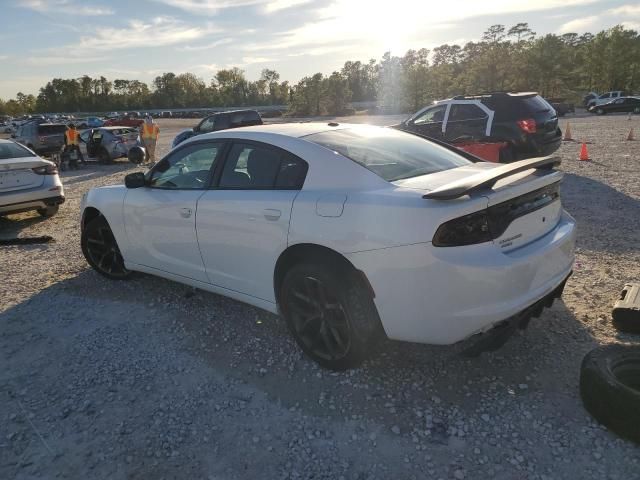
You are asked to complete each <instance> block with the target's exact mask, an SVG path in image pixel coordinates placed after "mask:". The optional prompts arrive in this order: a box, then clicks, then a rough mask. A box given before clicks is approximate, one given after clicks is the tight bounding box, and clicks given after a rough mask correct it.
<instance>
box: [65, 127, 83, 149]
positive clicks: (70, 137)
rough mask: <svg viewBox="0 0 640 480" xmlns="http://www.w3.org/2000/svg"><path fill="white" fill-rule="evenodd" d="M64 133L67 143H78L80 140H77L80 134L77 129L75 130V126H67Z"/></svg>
mask: <svg viewBox="0 0 640 480" xmlns="http://www.w3.org/2000/svg"><path fill="white" fill-rule="evenodd" d="M64 134H65V136H66V137H67V145H79V144H80V142H78V137H79V136H80V134H79V133H78V130H76V129H75V128H67V131H66V132H64Z"/></svg>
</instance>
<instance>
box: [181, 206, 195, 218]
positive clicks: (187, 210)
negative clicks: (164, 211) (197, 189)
mask: <svg viewBox="0 0 640 480" xmlns="http://www.w3.org/2000/svg"><path fill="white" fill-rule="evenodd" d="M192 213H193V210H191V209H190V208H181V209H180V216H181V217H182V218H189V217H190V216H191V214H192Z"/></svg>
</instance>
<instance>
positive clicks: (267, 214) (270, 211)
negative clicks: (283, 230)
mask: <svg viewBox="0 0 640 480" xmlns="http://www.w3.org/2000/svg"><path fill="white" fill-rule="evenodd" d="M262 214H263V215H264V218H266V219H267V220H272V221H275V220H278V219H279V218H280V216H281V215H282V212H281V211H280V210H276V209H275V208H265V209H264V210H262Z"/></svg>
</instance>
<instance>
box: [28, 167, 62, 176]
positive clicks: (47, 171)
mask: <svg viewBox="0 0 640 480" xmlns="http://www.w3.org/2000/svg"><path fill="white" fill-rule="evenodd" d="M31 170H32V171H33V173H36V174H38V175H57V174H58V167H56V166H55V165H43V166H42V167H36V168H32V169H31Z"/></svg>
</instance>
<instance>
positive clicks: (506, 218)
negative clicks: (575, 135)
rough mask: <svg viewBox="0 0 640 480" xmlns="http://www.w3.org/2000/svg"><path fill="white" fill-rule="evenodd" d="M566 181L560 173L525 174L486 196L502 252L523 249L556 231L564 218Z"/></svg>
mask: <svg viewBox="0 0 640 480" xmlns="http://www.w3.org/2000/svg"><path fill="white" fill-rule="evenodd" d="M562 177H563V174H562V172H559V171H552V172H544V173H543V172H539V171H533V172H531V171H530V172H521V173H519V174H517V175H516V176H514V177H509V178H506V179H503V180H500V181H499V182H497V183H496V184H495V186H494V187H493V189H492V191H491V192H488V193H486V194H484V195H483V196H485V197H486V198H487V201H488V209H487V211H488V215H489V229H490V231H491V233H492V234H493V235H494V243H495V245H496V246H497V247H498V248H500V250H502V251H505V252H508V251H510V250H513V249H516V248H518V247H522V246H524V245H526V244H528V243H530V242H533V241H534V240H537V239H538V238H540V237H542V236H544V235H546V234H547V233H549V232H550V231H551V230H553V229H554V228H555V226H556V225H557V224H558V222H559V220H560V216H561V215H562V204H561V201H560V181H561V180H562Z"/></svg>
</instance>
